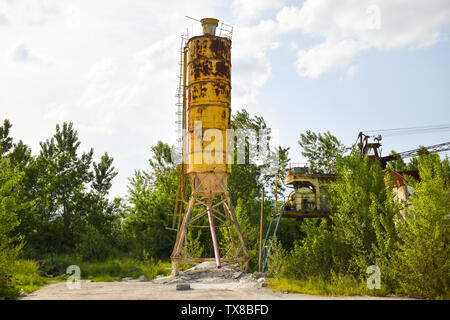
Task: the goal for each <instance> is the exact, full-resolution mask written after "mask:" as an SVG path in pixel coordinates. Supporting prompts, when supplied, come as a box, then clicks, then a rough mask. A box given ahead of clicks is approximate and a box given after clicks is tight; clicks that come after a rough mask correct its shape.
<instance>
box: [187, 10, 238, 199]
mask: <svg viewBox="0 0 450 320" xmlns="http://www.w3.org/2000/svg"><path fill="white" fill-rule="evenodd" d="M201 22H202V25H203V31H204V34H203V35H201V36H196V37H192V38H190V39H189V41H188V43H187V47H188V61H189V62H188V70H187V73H188V131H189V142H190V143H189V146H188V157H189V159H188V165H187V174H188V175H189V177H190V179H191V182H192V183H193V184H194V185H196V184H198V183H199V181H200V180H202V179H208V178H207V177H205V175H209V174H210V173H211V172H214V173H215V175H216V177H217V178H218V179H214V181H215V180H219V181H218V182H220V183H223V184H224V185H225V186H226V184H227V176H228V175H229V174H230V173H231V164H230V163H228V162H229V161H227V139H226V138H227V129H230V106H231V40H230V39H228V38H225V37H219V36H216V35H215V34H214V33H215V32H214V31H215V30H214V29H215V27H216V26H217V23H218V20H217V19H213V18H206V19H203V20H202V21H201ZM196 122H197V124H200V125H201V129H200V125H198V127H197V128H196V127H195V125H196ZM196 129H197V130H196ZM214 181H211V180H210V181H209V182H210V183H209V184H208V183H206V184H205V183H204V185H203V186H202V187H201V190H199V191H200V192H202V193H203V195H205V196H206V194H208V193H209V194H210V196H209V197H214V190H217V189H220V188H218V186H217V184H215V183H214Z"/></svg>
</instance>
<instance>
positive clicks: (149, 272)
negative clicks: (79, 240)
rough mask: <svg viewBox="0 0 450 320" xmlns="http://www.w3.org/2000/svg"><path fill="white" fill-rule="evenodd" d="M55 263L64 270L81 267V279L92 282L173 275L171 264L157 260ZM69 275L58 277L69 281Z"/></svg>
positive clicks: (69, 258)
mask: <svg viewBox="0 0 450 320" xmlns="http://www.w3.org/2000/svg"><path fill="white" fill-rule="evenodd" d="M54 263H62V264H63V266H64V270H66V269H67V267H68V266H70V265H77V266H78V267H80V272H81V279H89V280H91V281H104V282H109V281H117V280H121V279H122V278H125V277H130V278H133V279H136V278H139V277H140V276H145V278H146V279H147V280H152V279H154V278H156V277H157V276H159V275H169V274H170V273H171V263H170V262H168V261H160V260H155V259H147V260H144V261H142V260H136V259H131V258H121V259H108V260H106V261H102V262H88V261H82V260H81V259H79V258H77V257H72V256H58V257H56V258H55V260H54ZM43 264H44V268H49V266H50V265H51V262H50V260H49V259H47V260H44V261H43ZM68 277H69V275H63V276H59V277H57V279H67V278H68Z"/></svg>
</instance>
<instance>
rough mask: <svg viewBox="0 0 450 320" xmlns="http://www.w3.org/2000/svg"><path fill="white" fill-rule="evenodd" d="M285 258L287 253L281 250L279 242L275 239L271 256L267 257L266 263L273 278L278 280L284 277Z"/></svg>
mask: <svg viewBox="0 0 450 320" xmlns="http://www.w3.org/2000/svg"><path fill="white" fill-rule="evenodd" d="M287 258H288V253H287V252H286V250H285V249H284V248H283V246H282V244H281V242H280V241H278V240H277V239H276V238H275V239H274V241H273V244H272V254H271V255H270V256H269V261H268V263H267V264H268V270H269V272H270V273H271V274H272V275H273V276H274V277H275V278H280V277H282V276H283V275H284V272H285V270H286V262H287Z"/></svg>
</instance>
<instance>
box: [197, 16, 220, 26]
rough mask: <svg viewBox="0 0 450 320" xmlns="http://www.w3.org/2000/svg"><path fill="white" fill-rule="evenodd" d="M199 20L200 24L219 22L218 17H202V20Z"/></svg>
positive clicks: (215, 23) (216, 23)
mask: <svg viewBox="0 0 450 320" xmlns="http://www.w3.org/2000/svg"><path fill="white" fill-rule="evenodd" d="M200 22H201V23H202V24H205V23H210V24H214V25H216V26H217V25H218V24H219V19H216V18H203V19H202V20H200Z"/></svg>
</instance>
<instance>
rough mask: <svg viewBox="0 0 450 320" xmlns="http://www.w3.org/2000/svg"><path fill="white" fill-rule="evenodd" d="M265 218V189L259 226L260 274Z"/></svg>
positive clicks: (259, 269)
mask: <svg viewBox="0 0 450 320" xmlns="http://www.w3.org/2000/svg"><path fill="white" fill-rule="evenodd" d="M263 216H264V187H263V188H262V190H261V221H260V224H259V259H258V271H259V272H261V260H262V233H263Z"/></svg>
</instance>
